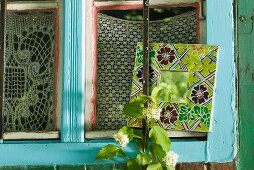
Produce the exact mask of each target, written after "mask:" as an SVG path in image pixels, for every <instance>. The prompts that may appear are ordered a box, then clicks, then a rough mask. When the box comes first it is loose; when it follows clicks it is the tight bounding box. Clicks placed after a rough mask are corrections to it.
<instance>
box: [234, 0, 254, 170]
mask: <svg viewBox="0 0 254 170" xmlns="http://www.w3.org/2000/svg"><path fill="white" fill-rule="evenodd" d="M253 10H254V1H253V0H244V1H240V0H239V1H238V14H237V21H238V22H237V29H238V30H237V31H238V42H237V43H238V61H239V62H238V69H239V154H238V169H239V170H253V169H254V164H253V160H254V147H253V142H254V136H253V134H254V128H253V126H254V105H253V101H254V30H253V20H252V19H251V17H252V16H254V15H253ZM242 17H243V18H242Z"/></svg>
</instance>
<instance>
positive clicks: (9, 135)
mask: <svg viewBox="0 0 254 170" xmlns="http://www.w3.org/2000/svg"><path fill="white" fill-rule="evenodd" d="M6 3H7V4H6V12H8V11H10V12H12V11H35V10H36V11H45V10H53V11H55V12H56V14H55V23H56V29H55V39H56V49H55V55H56V56H55V57H56V59H55V61H56V63H55V68H54V77H55V80H54V91H55V92H54V104H55V106H54V113H53V114H54V119H56V120H55V121H56V122H55V126H56V127H57V131H35V132H2V133H3V140H36V139H40V140H45V139H47V140H49V139H59V138H60V111H59V107H60V102H59V99H60V98H59V97H58V94H57V93H58V91H59V90H60V89H59V85H58V84H59V83H60V82H61V79H60V77H61V76H59V75H58V70H59V68H60V62H59V58H60V56H61V46H60V45H59V44H61V37H60V35H61V34H60V32H61V30H60V29H61V27H60V24H61V23H62V22H61V8H59V6H61V5H60V4H61V2H60V1H57V2H56V1H44V2H42V1H30V2H29V1H8V0H7V2H6ZM7 19H8V18H7Z"/></svg>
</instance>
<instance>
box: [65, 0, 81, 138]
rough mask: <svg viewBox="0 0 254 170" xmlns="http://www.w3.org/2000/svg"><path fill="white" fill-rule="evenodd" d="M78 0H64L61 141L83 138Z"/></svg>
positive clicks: (79, 2)
mask: <svg viewBox="0 0 254 170" xmlns="http://www.w3.org/2000/svg"><path fill="white" fill-rule="evenodd" d="M81 35H82V0H71V1H70V0H66V1H64V25H63V41H64V43H63V68H62V69H63V71H62V82H63V84H62V126H61V139H62V142H83V141H84V84H85V82H84V77H85V74H84V72H82V67H83V65H82V63H83V62H82V60H83V56H82V47H84V46H82V36H81Z"/></svg>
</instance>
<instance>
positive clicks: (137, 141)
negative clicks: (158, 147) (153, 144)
mask: <svg viewBox="0 0 254 170" xmlns="http://www.w3.org/2000/svg"><path fill="white" fill-rule="evenodd" d="M135 141H136V145H137V147H138V149H140V150H143V148H144V141H143V139H135Z"/></svg>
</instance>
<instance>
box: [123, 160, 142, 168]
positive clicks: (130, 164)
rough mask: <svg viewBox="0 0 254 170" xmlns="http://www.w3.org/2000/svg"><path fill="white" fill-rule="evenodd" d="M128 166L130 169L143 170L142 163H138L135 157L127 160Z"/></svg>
mask: <svg viewBox="0 0 254 170" xmlns="http://www.w3.org/2000/svg"><path fill="white" fill-rule="evenodd" d="M127 167H128V169H129V170H132V169H133V170H134V169H135V170H142V167H141V165H140V164H138V163H137V161H136V160H135V159H129V160H128V162H127Z"/></svg>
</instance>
